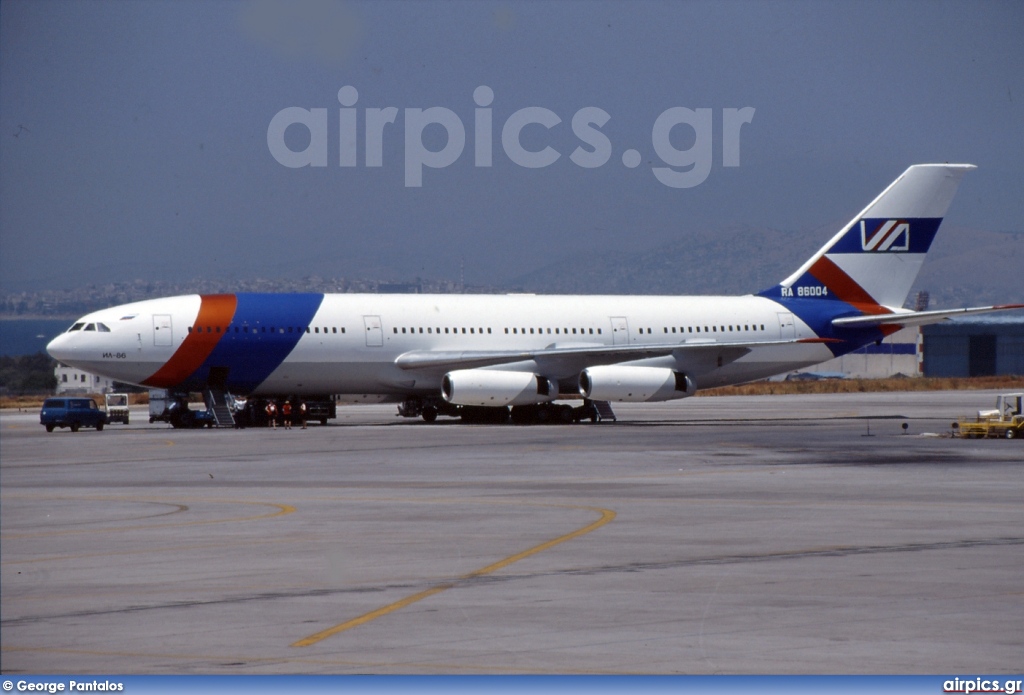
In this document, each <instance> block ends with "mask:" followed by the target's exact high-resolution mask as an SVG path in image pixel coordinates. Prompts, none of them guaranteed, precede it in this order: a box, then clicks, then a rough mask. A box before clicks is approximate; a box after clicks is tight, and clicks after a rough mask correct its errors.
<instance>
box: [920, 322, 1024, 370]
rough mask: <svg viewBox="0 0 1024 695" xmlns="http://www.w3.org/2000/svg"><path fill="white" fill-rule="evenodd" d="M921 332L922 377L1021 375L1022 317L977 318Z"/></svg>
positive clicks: (1023, 360)
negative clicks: (922, 349)
mask: <svg viewBox="0 0 1024 695" xmlns="http://www.w3.org/2000/svg"><path fill="white" fill-rule="evenodd" d="M1014 313H1016V312H1014ZM921 331H922V335H923V338H924V365H923V366H924V375H925V376H935V377H967V376H1005V375H1011V374H1024V317H1021V316H999V315H990V316H979V317H977V318H971V319H962V320H958V321H947V322H945V323H939V324H935V325H932V326H925V327H924V328H922V329H921Z"/></svg>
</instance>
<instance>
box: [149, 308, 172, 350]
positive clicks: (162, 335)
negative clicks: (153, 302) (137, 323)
mask: <svg viewBox="0 0 1024 695" xmlns="http://www.w3.org/2000/svg"><path fill="white" fill-rule="evenodd" d="M153 345H154V346H155V347H171V346H172V345H174V336H173V335H172V333H171V315H170V314H154V315H153Z"/></svg>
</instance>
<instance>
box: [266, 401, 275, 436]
mask: <svg viewBox="0 0 1024 695" xmlns="http://www.w3.org/2000/svg"><path fill="white" fill-rule="evenodd" d="M266 411H267V421H268V422H270V426H271V427H273V428H274V429H275V430H276V429H277V405H276V404H275V403H274V401H267V408H266Z"/></svg>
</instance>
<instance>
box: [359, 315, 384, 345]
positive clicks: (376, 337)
mask: <svg viewBox="0 0 1024 695" xmlns="http://www.w3.org/2000/svg"><path fill="white" fill-rule="evenodd" d="M363 325H364V326H366V347H381V346H382V345H384V331H383V329H382V328H381V325H380V316H364V317H363Z"/></svg>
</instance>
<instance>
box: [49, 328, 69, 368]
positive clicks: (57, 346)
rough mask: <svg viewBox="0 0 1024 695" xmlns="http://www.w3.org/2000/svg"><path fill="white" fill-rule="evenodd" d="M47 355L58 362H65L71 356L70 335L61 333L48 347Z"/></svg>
mask: <svg viewBox="0 0 1024 695" xmlns="http://www.w3.org/2000/svg"><path fill="white" fill-rule="evenodd" d="M46 352H47V354H48V355H49V356H50V357H52V358H53V359H55V360H57V361H58V362H65V361H67V359H68V358H69V357H70V356H71V354H72V353H71V346H70V345H68V334H67V333H61V334H60V335H58V336H57V337H56V338H54V339H53V340H51V341H50V342H49V343H48V344H47V345H46Z"/></svg>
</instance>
